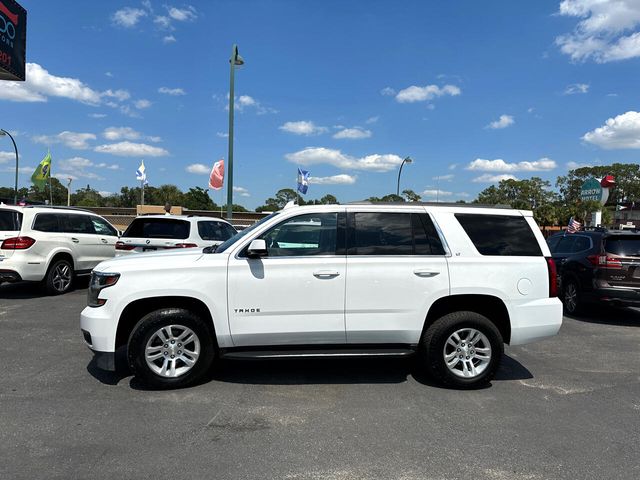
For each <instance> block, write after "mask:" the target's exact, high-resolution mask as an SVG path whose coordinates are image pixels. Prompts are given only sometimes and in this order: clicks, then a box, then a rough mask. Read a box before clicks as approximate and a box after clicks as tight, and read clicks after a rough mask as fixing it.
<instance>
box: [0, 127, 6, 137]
mask: <svg viewBox="0 0 640 480" xmlns="http://www.w3.org/2000/svg"><path fill="white" fill-rule="evenodd" d="M6 134H7V132H6V131H5V130H3V129H2V128H0V137H4V136H5V135H6Z"/></svg>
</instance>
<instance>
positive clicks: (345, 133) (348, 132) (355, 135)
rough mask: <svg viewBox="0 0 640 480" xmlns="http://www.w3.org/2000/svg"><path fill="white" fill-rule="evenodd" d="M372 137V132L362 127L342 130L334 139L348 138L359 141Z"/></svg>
mask: <svg viewBox="0 0 640 480" xmlns="http://www.w3.org/2000/svg"><path fill="white" fill-rule="evenodd" d="M371 135H372V134H371V130H365V129H363V128H360V127H354V128H345V129H343V130H340V131H339V132H336V133H335V134H334V135H333V138H338V139H342V138H348V139H351V140H358V139H361V138H369V137H371Z"/></svg>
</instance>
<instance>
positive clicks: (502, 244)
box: [455, 213, 542, 257]
mask: <svg viewBox="0 0 640 480" xmlns="http://www.w3.org/2000/svg"><path fill="white" fill-rule="evenodd" d="M455 217H456V219H457V220H458V222H460V225H461V226H462V228H463V229H464V231H465V232H466V233H467V235H468V236H469V238H470V239H471V241H472V242H473V244H474V246H475V247H476V249H477V250H478V252H480V254H481V255H499V256H516V257H531V256H542V250H541V249H540V245H538V240H537V239H536V237H535V235H534V234H533V232H532V231H531V227H530V226H529V224H528V223H527V220H526V219H525V218H524V217H523V216H521V215H480V214H474V213H456V214H455Z"/></svg>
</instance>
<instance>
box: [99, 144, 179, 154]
mask: <svg viewBox="0 0 640 480" xmlns="http://www.w3.org/2000/svg"><path fill="white" fill-rule="evenodd" d="M93 150H94V151H95V152H99V153H110V154H111V155H118V156H121V157H164V156H166V155H169V152H168V151H167V150H165V149H164V148H160V147H154V146H152V145H147V144H145V143H132V142H120V143H110V144H107V145H99V146H97V147H96V148H94V149H93Z"/></svg>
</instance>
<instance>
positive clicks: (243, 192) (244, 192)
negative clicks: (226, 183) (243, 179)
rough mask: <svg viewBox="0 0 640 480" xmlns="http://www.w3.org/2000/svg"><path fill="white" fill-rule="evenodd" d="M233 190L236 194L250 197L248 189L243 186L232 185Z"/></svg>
mask: <svg viewBox="0 0 640 480" xmlns="http://www.w3.org/2000/svg"><path fill="white" fill-rule="evenodd" d="M233 191H234V192H236V193H237V194H239V195H240V196H241V197H250V196H251V194H250V193H249V190H247V189H246V188H244V187H233Z"/></svg>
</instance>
